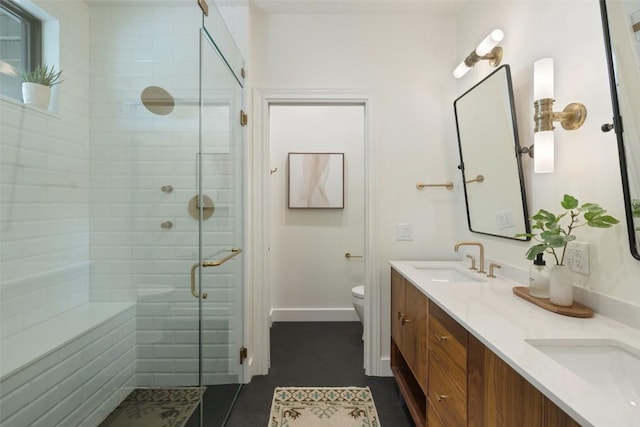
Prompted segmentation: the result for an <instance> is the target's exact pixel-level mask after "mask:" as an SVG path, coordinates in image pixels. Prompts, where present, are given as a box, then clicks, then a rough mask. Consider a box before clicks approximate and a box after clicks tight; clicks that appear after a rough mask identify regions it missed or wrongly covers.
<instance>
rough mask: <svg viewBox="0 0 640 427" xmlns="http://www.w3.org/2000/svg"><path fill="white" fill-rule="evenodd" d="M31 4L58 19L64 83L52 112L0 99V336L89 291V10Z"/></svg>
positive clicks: (51, 43) (77, 5)
mask: <svg viewBox="0 0 640 427" xmlns="http://www.w3.org/2000/svg"><path fill="white" fill-rule="evenodd" d="M36 3H37V5H38V6H40V7H42V9H44V10H45V11H46V12H47V13H49V14H50V15H52V16H54V17H55V18H56V19H58V20H59V28H60V40H59V46H60V49H59V55H60V57H59V60H60V63H59V66H60V69H61V70H63V75H62V77H63V80H64V82H63V83H61V84H60V85H59V86H58V87H57V89H58V90H59V94H58V95H59V96H58V113H57V114H49V113H44V112H41V111H36V110H35V109H32V108H29V107H25V106H23V105H22V103H21V102H19V101H12V100H7V99H2V100H0V132H1V133H0V148H1V150H2V151H1V155H0V164H1V166H2V167H1V168H0V170H1V173H0V184H1V187H2V189H1V193H0V209H1V211H0V272H1V273H0V276H1V279H2V280H1V283H0V302H1V304H2V305H1V307H0V313H1V324H2V329H1V333H0V336H8V335H11V334H14V333H16V332H19V331H20V330H23V329H25V328H27V327H29V326H32V325H34V324H36V323H38V322H41V321H42V320H44V319H46V318H48V317H51V316H54V315H56V314H58V313H60V312H62V311H64V310H68V309H70V308H72V307H75V306H77V305H79V304H81V303H83V302H86V301H87V300H88V297H89V294H88V260H89V247H88V246H89V234H88V229H89V168H88V159H89V92H88V87H89V74H88V64H89V37H88V34H89V9H88V8H87V6H86V5H85V4H84V3H83V2H82V1H79V0H78V1H64V2H61V1H58V2H56V1H38V2H36ZM45 44H47V45H48V47H50V48H52V50H53V53H55V54H57V52H58V40H50V39H49V40H47V42H46V43H45ZM49 54H51V52H49ZM54 56H55V55H54ZM48 57H49V56H48Z"/></svg>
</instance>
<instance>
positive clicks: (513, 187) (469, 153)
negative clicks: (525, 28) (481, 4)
mask: <svg viewBox="0 0 640 427" xmlns="http://www.w3.org/2000/svg"><path fill="white" fill-rule="evenodd" d="M453 106H454V110H455V115H456V128H457V131H458V147H459V150H460V166H458V168H459V169H460V170H461V172H462V178H463V183H464V196H465V201H466V207H467V220H468V224H469V230H471V231H473V232H475V233H481V234H488V235H491V236H497V237H504V238H508V239H515V240H529V238H526V237H522V238H516V237H515V235H516V234H518V233H529V232H530V227H529V220H528V217H529V214H528V211H527V201H526V200H527V199H526V194H525V188H524V179H523V176H522V164H521V162H520V155H519V151H520V144H519V142H518V128H517V124H516V113H515V108H514V105H513V88H512V84H511V70H510V68H509V66H508V65H502V66H501V67H499V68H498V69H497V70H495V71H494V72H493V73H491V74H490V75H489V76H487V77H486V78H485V79H484V80H482V81H481V82H480V83H478V84H476V85H475V86H474V87H472V88H471V89H469V90H468V91H467V92H465V93H464V94H462V96H460V97H459V98H458V99H456V100H455V102H454V103H453Z"/></svg>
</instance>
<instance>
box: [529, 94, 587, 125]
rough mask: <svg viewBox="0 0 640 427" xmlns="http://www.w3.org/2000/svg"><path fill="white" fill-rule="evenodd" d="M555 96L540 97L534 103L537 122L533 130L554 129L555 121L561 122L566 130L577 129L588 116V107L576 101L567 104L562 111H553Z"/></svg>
mask: <svg viewBox="0 0 640 427" xmlns="http://www.w3.org/2000/svg"><path fill="white" fill-rule="evenodd" d="M554 102H555V100H554V99H553V98H544V99H538V100H536V101H535V102H534V103H533V106H534V108H535V111H534V114H533V121H534V122H535V124H536V125H535V128H534V129H533V132H534V133H535V132H544V131H547V130H554V129H555V127H554V126H553V122H560V124H561V125H562V127H563V128H564V129H566V130H576V129H578V128H579V127H580V126H582V124H583V123H584V121H585V120H586V118H587V108H586V107H585V106H584V105H582V104H580V103H578V102H574V103H571V104H569V105H567V106H566V107H565V108H564V110H562V112H560V113H558V112H555V111H553V103H554Z"/></svg>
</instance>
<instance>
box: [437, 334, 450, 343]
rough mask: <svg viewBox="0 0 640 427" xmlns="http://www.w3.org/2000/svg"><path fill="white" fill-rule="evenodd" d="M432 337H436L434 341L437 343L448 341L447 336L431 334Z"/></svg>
mask: <svg viewBox="0 0 640 427" xmlns="http://www.w3.org/2000/svg"><path fill="white" fill-rule="evenodd" d="M433 336H434V337H436V340H438V342H442V341H446V340H448V339H449V337H448V336H446V335H436V334H433Z"/></svg>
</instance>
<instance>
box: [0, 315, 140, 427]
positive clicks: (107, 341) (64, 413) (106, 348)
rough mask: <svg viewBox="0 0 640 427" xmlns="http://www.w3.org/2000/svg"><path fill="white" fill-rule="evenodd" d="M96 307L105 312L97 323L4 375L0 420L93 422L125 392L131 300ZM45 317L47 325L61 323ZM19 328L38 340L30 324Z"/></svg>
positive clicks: (130, 372) (130, 369) (130, 365)
mask: <svg viewBox="0 0 640 427" xmlns="http://www.w3.org/2000/svg"><path fill="white" fill-rule="evenodd" d="M88 305H89V304H88ZM96 310H100V311H103V312H105V315H104V320H101V321H100V323H99V324H97V325H95V326H94V327H92V328H89V329H87V330H86V331H85V333H82V334H79V335H77V336H76V337H75V338H74V339H72V340H71V341H68V342H64V343H60V345H59V346H58V347H57V348H56V349H54V350H53V351H49V352H47V353H46V354H44V356H43V357H41V358H40V359H38V360H35V361H32V362H31V363H28V364H27V365H26V366H24V367H22V368H21V369H19V370H17V371H15V372H13V373H10V374H8V375H3V377H2V383H1V387H0V425H2V426H26V425H32V426H43V427H44V426H47V427H48V426H52V425H69V426H71V425H97V424H98V423H99V422H100V421H101V420H102V419H104V418H105V417H106V416H107V415H108V414H109V413H110V412H111V411H112V410H113V409H114V408H115V407H116V406H117V405H118V404H119V403H120V402H121V401H122V399H124V398H125V397H126V395H127V394H128V393H129V392H130V391H131V389H132V387H134V386H135V383H134V381H135V360H136V350H135V329H136V324H135V306H134V305H129V308H123V307H122V305H121V304H120V305H115V307H114V308H113V309H110V308H109V307H108V306H106V307H105V306H104V305H101V306H100V307H96ZM68 320H70V319H66V321H68ZM71 320H73V319H71ZM75 321H76V322H78V323H84V322H87V318H86V316H85V318H82V317H78V318H77V319H75ZM49 322H50V323H52V324H51V325H50V326H51V327H52V328H56V327H60V328H64V327H65V324H66V323H65V322H59V321H58V320H57V318H54V319H50V320H49ZM21 334H24V335H25V337H24V339H25V340H27V341H37V340H38V337H37V336H35V335H34V334H32V333H30V330H29V329H27V330H25V331H23V332H21Z"/></svg>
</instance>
